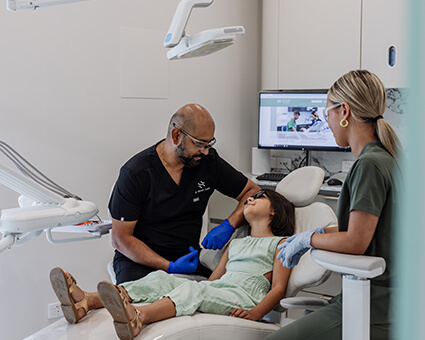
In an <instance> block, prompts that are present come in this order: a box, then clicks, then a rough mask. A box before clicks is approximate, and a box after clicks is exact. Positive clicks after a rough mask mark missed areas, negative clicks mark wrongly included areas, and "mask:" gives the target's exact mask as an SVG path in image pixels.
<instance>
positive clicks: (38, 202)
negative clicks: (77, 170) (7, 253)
mask: <svg viewBox="0 0 425 340" xmlns="http://www.w3.org/2000/svg"><path fill="white" fill-rule="evenodd" d="M0 152H1V153H2V154H3V155H4V156H6V157H7V158H8V159H9V160H10V161H11V162H12V164H13V165H14V166H15V167H16V168H17V169H18V170H19V171H16V170H14V169H12V168H10V167H8V166H6V165H4V164H2V163H1V162H0V183H1V184H4V185H5V186H7V187H9V188H10V189H12V190H14V191H16V192H17V193H19V194H21V196H19V198H18V203H19V208H11V209H3V210H1V209H0V234H1V235H2V238H1V239H0V252H2V251H3V250H6V249H7V248H10V247H12V246H13V245H15V246H19V245H22V244H24V243H26V242H28V241H29V240H31V239H32V238H34V237H36V236H39V235H40V234H41V233H42V232H43V231H46V234H47V239H48V240H49V242H50V243H55V240H53V239H52V237H51V230H52V228H55V227H61V226H67V225H72V224H76V223H81V222H84V221H87V220H89V219H90V218H92V217H93V216H95V215H96V214H97V213H98V212H99V210H98V208H97V206H96V205H95V204H94V203H92V202H89V201H83V200H81V199H80V198H79V197H78V196H76V195H73V194H72V193H70V192H69V191H67V190H65V189H64V188H62V187H61V186H59V185H57V184H56V183H55V182H53V181H52V180H50V179H49V178H48V177H46V176H45V175H43V174H42V173H41V172H40V171H38V170H37V169H36V168H35V167H34V166H33V165H31V164H30V163H29V162H28V161H26V160H25V159H24V158H23V157H22V156H21V155H20V154H18V153H17V152H16V151H15V150H14V149H13V148H11V147H10V146H9V145H7V144H6V143H4V142H1V141H0ZM98 237H100V235H95V236H94V237H91V238H98ZM83 239H89V237H82V238H70V239H67V241H69V242H74V241H81V240H83ZM61 241H62V240H61ZM56 243H65V242H63V241H62V242H56Z"/></svg>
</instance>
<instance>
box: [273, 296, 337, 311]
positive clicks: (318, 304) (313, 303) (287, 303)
mask: <svg viewBox="0 0 425 340" xmlns="http://www.w3.org/2000/svg"><path fill="white" fill-rule="evenodd" d="M328 304H329V302H328V301H326V300H323V299H319V298H311V297H293V298H285V299H282V300H280V305H281V306H282V307H283V308H286V309H307V310H317V309H320V308H322V307H325V306H327V305H328Z"/></svg>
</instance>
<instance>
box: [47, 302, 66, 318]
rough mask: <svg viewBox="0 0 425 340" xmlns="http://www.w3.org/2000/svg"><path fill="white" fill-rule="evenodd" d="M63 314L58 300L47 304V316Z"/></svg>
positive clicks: (54, 316)
mask: <svg viewBox="0 0 425 340" xmlns="http://www.w3.org/2000/svg"><path fill="white" fill-rule="evenodd" d="M61 316H63V313H62V309H61V305H60V303H59V302H56V303H51V304H49V305H47V318H48V319H54V318H59V317H61Z"/></svg>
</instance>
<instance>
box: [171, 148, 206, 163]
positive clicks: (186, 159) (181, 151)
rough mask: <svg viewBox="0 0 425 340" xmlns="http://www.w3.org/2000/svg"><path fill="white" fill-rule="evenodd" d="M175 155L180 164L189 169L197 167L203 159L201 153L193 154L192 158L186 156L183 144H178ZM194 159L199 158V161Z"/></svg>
mask: <svg viewBox="0 0 425 340" xmlns="http://www.w3.org/2000/svg"><path fill="white" fill-rule="evenodd" d="M175 154H176V157H177V158H178V159H179V160H180V162H181V163H182V164H183V165H184V166H187V167H189V168H193V167H195V166H198V165H199V164H200V163H201V161H202V158H204V157H205V155H204V154H203V153H200V154H195V155H193V156H188V155H187V152H186V150H185V148H184V145H183V142H182V143H180V144H179V145H178V146H177V148H176V150H175ZM195 157H201V159H195Z"/></svg>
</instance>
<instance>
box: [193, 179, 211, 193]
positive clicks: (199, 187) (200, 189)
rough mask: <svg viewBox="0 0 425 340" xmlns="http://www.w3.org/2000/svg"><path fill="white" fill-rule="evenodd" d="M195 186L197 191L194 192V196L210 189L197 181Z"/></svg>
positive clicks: (202, 182)
mask: <svg viewBox="0 0 425 340" xmlns="http://www.w3.org/2000/svg"><path fill="white" fill-rule="evenodd" d="M197 186H198V190H195V195H197V194H200V193H201V192H204V191H209V190H211V188H210V187H207V184H206V183H205V182H204V181H199V182H198V184H197Z"/></svg>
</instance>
